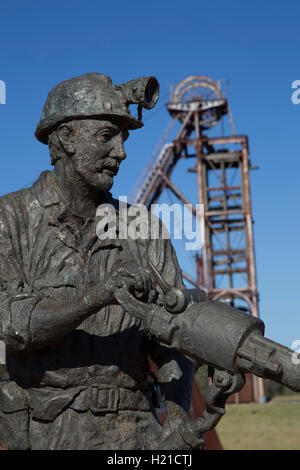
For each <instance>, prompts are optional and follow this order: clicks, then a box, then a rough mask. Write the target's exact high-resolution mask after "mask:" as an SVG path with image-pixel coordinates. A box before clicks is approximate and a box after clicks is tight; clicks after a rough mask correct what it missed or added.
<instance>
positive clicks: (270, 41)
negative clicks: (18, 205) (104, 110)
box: [0, 0, 300, 346]
mask: <svg viewBox="0 0 300 470" xmlns="http://www.w3.org/2000/svg"><path fill="white" fill-rule="evenodd" d="M299 18H300V4H299V3H298V2H296V1H291V0H287V1H285V2H282V1H279V0H273V1H272V2H271V1H267V2H262V1H261V0H260V1H258V0H251V1H248V0H247V1H244V2H241V1H224V0H215V1H214V0H210V1H202V0H197V1H196V0H187V1H186V2H182V1H177V0H172V1H171V0H165V1H157V0H154V1H151V2H146V1H144V0H139V1H137V0H131V1H128V2H124V1H115V2H104V1H90V0H86V1H85V2H82V1H77V0H73V1H67V0H65V1H63V2H62V1H58V0H52V1H51V2H46V1H43V0H40V1H32V0H27V1H26V2H23V1H13V0H12V1H10V2H2V4H1V11H0V80H4V81H5V82H6V85H7V104H6V105H0V155H1V164H2V165H1V173H0V181H1V188H0V194H4V193H7V192H10V191H14V190H17V189H19V188H21V187H25V186H29V185H31V184H32V183H33V182H34V181H35V179H36V178H37V177H38V175H39V173H40V172H41V171H42V170H44V169H48V168H50V165H49V156H48V150H47V147H45V146H43V145H42V144H40V143H39V142H37V141H36V140H35V138H34V135H33V133H34V130H35V126H36V124H37V122H38V120H39V118H40V114H41V110H42V106H43V104H44V101H45V98H46V95H47V93H48V92H49V90H50V89H51V88H52V87H53V86H54V85H56V84H57V83H58V82H59V81H61V80H64V79H67V78H70V77H72V76H76V75H80V74H83V73H87V72H102V73H105V74H107V75H110V76H111V77H112V79H113V82H114V83H122V82H124V81H127V80H130V79H132V78H136V77H140V76H147V75H155V76H156V77H157V78H158V80H159V81H160V84H161V96H162V97H163V96H164V95H166V94H167V93H168V91H169V83H178V82H179V81H181V80H183V79H184V78H185V77H187V76H189V75H197V74H203V75H207V76H209V77H211V78H228V79H229V80H230V91H229V100H230V105H231V110H232V113H233V116H234V122H235V126H236V129H237V132H238V133H239V134H248V136H249V139H250V151H251V161H252V163H253V164H255V165H259V167H260V170H259V171H256V172H253V173H252V200H253V210H254V220H255V225H254V230H255V241H256V258H257V272H258V287H259V291H260V297H261V302H260V313H261V317H262V319H263V320H264V321H265V322H266V334H267V335H268V336H269V337H272V338H273V339H274V340H276V341H279V342H282V343H284V344H286V345H288V346H290V345H291V343H292V341H293V340H295V339H300V317H299V313H300V312H299V291H300V288H299V285H298V282H299V271H298V270H299V217H298V213H299V205H300V201H299V183H300V181H299V175H300V164H299V156H300V155H299V146H300V133H299V123H300V105H298V106H296V105H293V104H292V103H291V93H292V90H291V83H292V81H293V80H296V79H300V70H299V50H300V34H299V22H300V20H299ZM165 101H166V98H164V99H161V100H160V102H159V103H158V105H157V106H158V107H159V106H161V105H162V104H163V103H164V102H165ZM153 112H154V111H149V112H146V113H145V117H147V118H148V117H149V119H147V120H146V121H145V127H144V128H143V129H142V130H139V131H136V132H134V133H132V134H131V137H130V138H129V140H128V142H127V144H126V150H127V155H128V158H127V160H126V162H125V163H124V164H123V168H122V170H121V171H120V173H119V176H118V180H117V181H116V184H115V187H114V190H113V193H114V195H115V196H117V195H118V194H128V193H129V192H130V190H131V188H132V187H133V185H134V183H135V181H136V179H137V177H138V175H139V174H140V172H141V171H142V169H143V166H144V164H145V163H146V161H147V160H148V158H149V157H150V155H151V153H152V151H153V149H154V147H155V145H156V143H157V142H158V140H159V138H160V136H161V134H162V132H163V130H164V128H165V127H166V125H167V123H168V120H169V117H168V114H167V111H165V110H164V109H162V110H161V111H159V112H157V113H156V114H155V115H153V116H152V117H151V118H150V115H151V113H153ZM182 183H184V181H182Z"/></svg>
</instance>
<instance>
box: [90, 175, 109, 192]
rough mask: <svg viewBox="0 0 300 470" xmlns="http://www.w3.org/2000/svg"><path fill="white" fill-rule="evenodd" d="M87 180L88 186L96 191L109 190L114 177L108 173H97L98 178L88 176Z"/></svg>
mask: <svg viewBox="0 0 300 470" xmlns="http://www.w3.org/2000/svg"><path fill="white" fill-rule="evenodd" d="M87 182H88V184H89V186H90V187H92V188H93V189H96V190H97V191H109V190H110V189H111V188H112V186H113V184H114V179H113V177H111V176H109V175H105V174H99V175H98V178H95V177H94V178H90V179H89V180H88V181H87Z"/></svg>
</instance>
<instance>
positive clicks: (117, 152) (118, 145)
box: [109, 134, 126, 161]
mask: <svg viewBox="0 0 300 470" xmlns="http://www.w3.org/2000/svg"><path fill="white" fill-rule="evenodd" d="M109 156H110V157H113V158H115V159H116V160H119V161H122V160H125V158H126V152H125V148H124V141H123V135H122V134H118V135H117V136H115V137H114V139H113V147H112V149H111V151H110V152H109Z"/></svg>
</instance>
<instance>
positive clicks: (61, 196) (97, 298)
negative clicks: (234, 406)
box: [0, 73, 300, 450]
mask: <svg viewBox="0 0 300 470" xmlns="http://www.w3.org/2000/svg"><path fill="white" fill-rule="evenodd" d="M157 98H158V82H157V80H156V79H155V78H154V77H148V78H141V79H137V80H132V81H131V82H127V83H125V84H123V85H113V84H112V81H111V79H110V78H109V77H108V76H106V75H103V74H98V73H89V74H86V75H82V76H80V77H75V78H71V79H69V80H66V81H64V82H61V83H59V84H58V85H57V86H56V87H54V88H53V90H52V91H51V92H50V93H49V95H48V98H47V101H46V104H45V106H44V110H43V114H42V117H41V120H40V122H39V124H38V126H37V129H36V134H35V135H36V137H37V139H38V140H39V141H41V142H42V143H44V144H46V145H48V146H49V151H50V155H51V162H52V164H53V165H54V170H53V171H52V172H50V171H46V172H44V173H42V174H41V175H40V177H39V179H38V180H37V181H36V182H35V183H34V185H33V186H32V187H31V188H27V189H22V190H20V191H17V192H15V193H11V194H7V195H5V196H2V197H1V198H0V319H1V322H0V339H1V340H2V341H4V342H5V344H6V362H7V372H6V373H7V376H6V379H5V380H2V381H1V382H0V444H1V445H2V446H3V447H5V448H7V449H33V450H34V449H108V450H121V449H122V450H124V449H126V450H137V449H176V450H177V449H186V450H188V449H201V448H202V447H203V442H204V440H203V434H204V433H205V432H206V431H208V430H209V429H211V428H212V427H213V426H215V425H216V424H217V422H218V421H219V419H220V418H221V416H222V415H223V414H224V411H225V401H226V399H227V398H228V396H229V395H230V394H232V393H235V392H236V391H238V390H239V389H240V388H241V387H242V386H243V384H244V373H245V372H247V371H250V372H253V373H255V374H256V375H258V376H260V377H268V378H270V379H272V380H275V381H278V382H281V383H284V384H285V385H287V386H289V387H290V388H292V389H294V390H299V389H300V373H299V370H298V369H299V368H298V367H297V366H296V365H295V361H293V358H292V355H293V351H290V350H289V349H287V348H285V347H283V346H281V345H278V344H277V343H273V342H272V341H270V340H267V339H265V338H264V337H263V330H264V325H263V322H262V321H261V320H259V319H256V318H254V317H252V316H250V315H247V314H245V313H243V312H240V311H239V310H237V309H234V308H232V307H229V306H226V305H224V304H222V303H219V302H212V301H208V299H207V298H206V294H205V293H204V292H203V291H201V290H197V289H190V290H189V289H186V288H185V287H184V284H183V282H182V277H181V271H180V268H179V266H178V262H177V258H176V254H175V252H174V249H173V247H172V245H171V242H170V240H169V239H167V238H165V237H161V238H153V237H145V238H137V239H133V238H130V237H128V238H126V237H123V238H122V237H118V236H117V237H111V238H109V237H108V238H101V237H99V236H98V235H97V223H98V219H99V217H98V216H97V208H98V207H99V206H101V205H103V204H104V205H105V204H109V205H111V206H113V207H114V208H115V209H116V213H117V216H119V212H118V204H117V201H116V200H114V199H113V198H112V196H111V194H110V192H109V191H110V189H111V187H112V185H113V178H114V177H115V176H116V175H117V173H118V169H119V166H120V164H121V162H122V161H123V160H124V159H125V158H126V154H125V151H124V141H125V140H126V139H127V137H128V131H129V130H134V129H138V128H140V127H142V126H143V124H142V122H141V110H142V107H144V108H146V109H151V108H152V107H153V106H154V105H155V103H156V101H157ZM132 103H135V104H137V105H138V119H136V118H134V117H133V116H132V115H131V114H130V112H129V108H128V106H129V105H130V104H132ZM149 217H150V216H149ZM151 220H152V216H151ZM118 223H119V221H118ZM149 358H150V359H152V360H153V361H154V362H155V363H156V364H157V366H158V372H157V377H154V376H153V373H151V370H150V364H149ZM200 364H207V365H208V366H209V373H210V375H211V377H212V384H211V386H210V387H209V389H208V393H207V396H206V399H205V403H206V410H205V412H204V414H203V416H202V418H199V419H197V420H195V421H190V420H189V418H188V412H189V405H190V396H191V386H192V380H193V375H194V370H195V367H198V366H199V365H200ZM158 386H159V388H158ZM159 390H160V393H161V395H162V398H163V402H164V406H165V409H166V413H167V419H166V422H165V424H164V425H163V426H162V425H161V424H160V423H159V421H158V419H157V416H156V412H155V410H156V408H157V407H158V406H159V392H158V391H159Z"/></svg>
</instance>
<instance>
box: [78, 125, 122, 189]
mask: <svg viewBox="0 0 300 470" xmlns="http://www.w3.org/2000/svg"><path fill="white" fill-rule="evenodd" d="M128 135H129V134H128V130H127V128H126V127H124V126H123V127H122V126H121V125H120V124H118V123H116V122H114V121H104V120H97V119H84V120H80V121H78V122H77V125H76V127H75V129H74V135H73V141H74V149H75V153H74V154H73V155H72V157H71V162H72V166H73V168H74V170H75V171H76V172H77V173H78V174H79V175H80V176H81V177H82V178H83V179H84V180H85V182H86V183H88V185H89V186H91V187H93V189H96V190H99V191H108V190H110V189H111V187H112V185H113V178H114V176H116V174H117V173H118V171H119V166H120V163H121V162H122V160H124V159H125V158H126V153H125V149H124V142H125V140H126V139H127V138H128Z"/></svg>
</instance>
